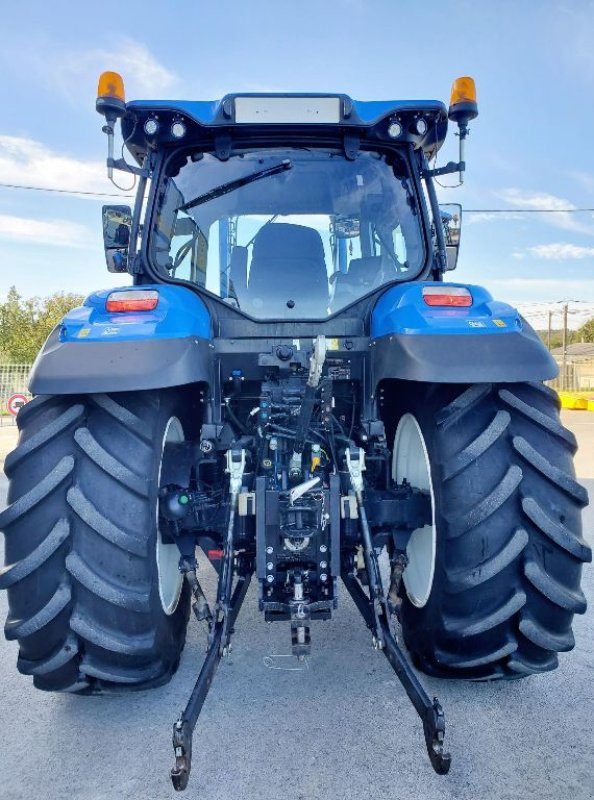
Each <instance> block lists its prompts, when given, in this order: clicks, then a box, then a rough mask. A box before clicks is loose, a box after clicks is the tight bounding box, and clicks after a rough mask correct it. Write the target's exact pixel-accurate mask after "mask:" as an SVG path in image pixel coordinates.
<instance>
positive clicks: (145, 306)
mask: <svg viewBox="0 0 594 800" xmlns="http://www.w3.org/2000/svg"><path fill="white" fill-rule="evenodd" d="M158 302H159V292H157V291H156V290H155V289H147V290H139V289H132V290H131V291H129V292H112V293H111V294H110V295H109V296H108V298H107V301H106V303H105V308H106V310H107V311H116V312H117V311H152V310H153V309H154V308H156V307H157V303H158Z"/></svg>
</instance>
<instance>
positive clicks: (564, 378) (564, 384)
mask: <svg viewBox="0 0 594 800" xmlns="http://www.w3.org/2000/svg"><path fill="white" fill-rule="evenodd" d="M562 363H563V367H562V369H563V374H562V376H561V389H562V390H563V391H565V389H566V388H567V303H564V304H563V362H562Z"/></svg>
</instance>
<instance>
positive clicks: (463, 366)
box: [371, 325, 559, 387]
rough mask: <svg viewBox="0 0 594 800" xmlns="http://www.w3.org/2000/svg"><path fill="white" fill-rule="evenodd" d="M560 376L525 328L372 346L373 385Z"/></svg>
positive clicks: (386, 340)
mask: <svg viewBox="0 0 594 800" xmlns="http://www.w3.org/2000/svg"><path fill="white" fill-rule="evenodd" d="M558 372H559V368H558V367H557V364H556V363H555V361H554V360H553V358H552V356H551V354H550V353H549V352H548V350H547V349H546V347H545V346H544V344H543V343H542V342H541V340H540V339H539V337H538V335H537V334H536V333H535V332H534V330H532V328H530V327H529V326H526V325H525V326H524V329H523V330H522V331H514V332H512V333H483V334H477V335H476V336H454V335H448V334H444V335H441V334H431V335H422V334H405V333H395V334H392V335H390V336H382V337H380V338H378V339H374V340H372V342H371V375H372V382H373V386H374V387H377V386H378V384H379V383H380V382H381V381H383V380H387V379H390V378H396V379H403V380H409V381H423V382H425V383H521V382H524V381H548V380H551V379H552V378H555V377H556V376H557V374H558Z"/></svg>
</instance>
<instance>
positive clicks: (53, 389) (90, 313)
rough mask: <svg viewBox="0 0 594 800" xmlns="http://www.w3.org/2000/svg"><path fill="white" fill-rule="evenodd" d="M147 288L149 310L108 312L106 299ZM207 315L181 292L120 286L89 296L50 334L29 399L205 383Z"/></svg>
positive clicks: (209, 361)
mask: <svg viewBox="0 0 594 800" xmlns="http://www.w3.org/2000/svg"><path fill="white" fill-rule="evenodd" d="M134 288H137V289H139V290H146V289H153V290H156V291H158V292H159V299H158V303H157V306H156V308H155V309H154V310H150V311H127V312H108V311H107V310H106V301H107V298H108V296H109V295H110V294H111V295H114V294H115V293H116V292H125V291H127V292H129V291H131V290H133V289H134ZM211 329H212V325H211V319H210V315H209V313H208V310H207V308H206V306H205V304H204V303H203V302H202V300H201V299H200V298H199V297H198V296H197V295H196V294H195V293H194V292H192V291H190V290H188V289H185V288H184V287H180V286H167V285H164V284H158V285H157V284H155V285H147V286H144V285H143V286H138V287H130V286H123V287H120V288H118V289H108V290H103V291H98V292H93V293H92V294H91V295H89V297H87V299H86V300H85V302H84V304H83V305H82V306H80V307H79V308H74V309H72V311H70V312H68V314H66V316H65V317H64V319H63V320H62V321H61V322H60V324H59V325H57V326H56V327H55V328H54V330H53V331H52V333H51V334H50V335H49V337H48V339H47V341H46V343H45V345H44V346H43V348H42V350H41V351H40V353H39V355H38V356H37V359H36V361H35V363H34V364H33V369H32V370H31V377H30V380H29V389H30V391H31V392H32V393H33V394H78V393H85V394H86V393H91V392H128V391H138V390H143V389H160V388H166V387H169V386H181V385H184V384H188V383H195V382H205V383H208V384H211V383H212V372H213V364H214V359H213V345H212V341H211V340H212V330H211Z"/></svg>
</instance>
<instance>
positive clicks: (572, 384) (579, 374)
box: [549, 356, 594, 394]
mask: <svg viewBox="0 0 594 800" xmlns="http://www.w3.org/2000/svg"><path fill="white" fill-rule="evenodd" d="M554 358H555V361H556V362H557V364H558V365H559V375H558V376H557V378H555V379H554V380H552V381H549V386H552V388H553V389H556V390H557V391H558V392H559V391H567V392H588V391H590V390H592V393H593V394H594V358H576V359H572V358H568V359H567V361H566V363H565V367H564V365H563V360H562V359H561V358H559V357H557V356H554ZM564 372H565V374H563V373H564Z"/></svg>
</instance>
